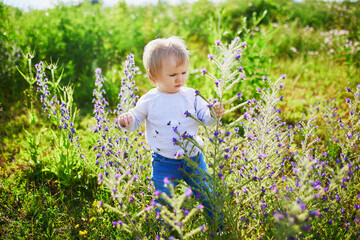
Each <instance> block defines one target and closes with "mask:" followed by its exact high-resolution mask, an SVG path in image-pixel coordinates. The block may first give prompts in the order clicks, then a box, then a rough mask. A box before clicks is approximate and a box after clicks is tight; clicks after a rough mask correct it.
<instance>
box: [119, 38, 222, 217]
mask: <svg viewBox="0 0 360 240" xmlns="http://www.w3.org/2000/svg"><path fill="white" fill-rule="evenodd" d="M143 63H144V67H145V69H146V71H147V74H148V76H149V79H150V83H151V84H152V85H153V86H154V87H155V88H153V89H151V90H150V91H149V92H148V93H146V94H145V95H143V96H142V97H141V98H140V99H139V101H138V102H137V104H136V107H135V108H133V109H131V110H130V111H129V112H127V113H124V114H122V115H120V116H119V123H120V125H121V126H122V127H126V128H127V129H129V130H130V131H135V130H136V129H138V128H139V127H140V125H141V124H142V123H143V122H144V121H145V137H146V141H147V144H148V145H149V147H150V148H151V150H152V176H151V179H152V181H153V183H154V186H155V189H156V190H157V191H158V192H159V193H162V192H165V193H166V194H167V195H168V196H171V194H170V190H169V189H168V188H167V187H165V186H164V178H168V179H170V180H171V182H172V184H173V185H174V187H175V186H176V185H178V184H179V182H180V180H182V179H184V181H185V182H186V183H187V184H188V185H189V186H190V187H191V188H192V191H193V193H194V194H195V196H197V197H199V200H200V201H201V203H202V204H203V205H204V207H205V209H206V212H207V215H208V217H209V218H210V219H211V218H213V216H214V210H213V209H212V208H213V207H212V205H211V204H210V203H209V201H207V200H206V197H205V194H204V193H205V192H212V189H211V188H210V186H209V182H210V181H209V179H208V177H207V175H208V174H209V173H208V170H207V166H206V163H205V161H204V158H203V154H202V153H201V151H200V149H199V148H198V147H196V146H195V145H194V144H192V143H191V142H188V143H187V146H186V148H185V149H182V148H181V147H180V146H179V145H177V144H176V142H177V141H180V139H179V135H178V133H180V134H184V133H186V135H190V136H192V137H193V138H194V139H195V140H196V142H197V143H198V144H199V146H202V145H203V142H202V140H201V138H200V137H199V136H198V128H199V123H198V122H197V121H195V120H194V119H193V118H191V117H187V115H188V114H191V115H192V116H194V117H196V118H197V119H198V120H200V121H202V122H203V123H205V124H206V125H211V124H214V123H215V119H214V116H212V115H211V112H210V110H209V108H208V106H207V103H206V102H205V101H204V100H203V99H202V98H201V97H200V96H198V95H197V94H196V93H195V90H194V89H192V88H188V87H185V86H184V85H185V83H186V79H187V75H188V66H189V52H188V50H187V47H186V45H185V43H184V41H183V40H182V39H181V38H179V37H175V36H173V37H170V38H167V39H164V38H162V39H155V40H153V41H151V42H149V43H148V44H147V45H146V46H145V49H144V55H143ZM213 107H214V110H215V111H214V112H215V114H216V116H217V117H219V116H221V115H222V114H223V113H224V109H223V107H222V106H220V104H219V103H217V104H214V106H213ZM182 155H186V156H187V157H188V158H186V159H185V158H184V159H179V157H178V156H182ZM189 161H192V162H193V163H190V162H189ZM194 163H195V164H196V166H194ZM161 200H162V199H160V201H161ZM156 202H157V203H159V200H156ZM165 204H166V203H165ZM157 211H158V209H157Z"/></svg>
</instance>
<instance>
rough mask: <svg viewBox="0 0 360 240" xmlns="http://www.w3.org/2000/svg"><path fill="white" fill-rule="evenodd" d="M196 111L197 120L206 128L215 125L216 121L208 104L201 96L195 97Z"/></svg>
mask: <svg viewBox="0 0 360 240" xmlns="http://www.w3.org/2000/svg"><path fill="white" fill-rule="evenodd" d="M195 111H196V114H197V118H198V119H199V120H200V121H201V122H203V123H204V124H205V125H206V126H213V125H215V123H216V120H215V118H213V117H212V116H211V114H210V109H209V108H208V103H207V102H206V101H205V100H204V99H203V98H202V97H200V96H199V95H196V96H195Z"/></svg>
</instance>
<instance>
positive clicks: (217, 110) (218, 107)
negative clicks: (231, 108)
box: [211, 102, 225, 117]
mask: <svg viewBox="0 0 360 240" xmlns="http://www.w3.org/2000/svg"><path fill="white" fill-rule="evenodd" d="M213 108H214V112H215V114H216V117H220V116H221V115H223V114H224V112H225V110H224V107H223V106H222V105H221V104H220V103H219V102H217V103H215V104H214V105H213ZM211 115H212V114H211ZM212 117H214V116H212Z"/></svg>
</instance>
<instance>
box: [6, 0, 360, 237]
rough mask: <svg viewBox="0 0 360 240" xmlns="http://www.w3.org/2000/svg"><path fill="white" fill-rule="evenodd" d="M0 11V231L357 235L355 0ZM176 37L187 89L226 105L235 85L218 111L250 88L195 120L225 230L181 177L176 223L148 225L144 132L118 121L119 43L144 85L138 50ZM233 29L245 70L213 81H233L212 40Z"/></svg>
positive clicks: (358, 5) (359, 50)
mask: <svg viewBox="0 0 360 240" xmlns="http://www.w3.org/2000/svg"><path fill="white" fill-rule="evenodd" d="M0 12H1V19H2V21H1V22H0V33H1V34H0V46H1V48H0V62H1V72H0V89H1V90H0V144H1V145H0V160H1V165H0V166H1V177H0V194H1V198H0V236H1V238H2V239H171V237H173V239H175V238H176V239H326V238H329V239H358V238H360V213H359V209H360V191H359V189H360V182H359V179H360V178H359V175H360V174H359V167H360V164H359V161H360V156H359V146H358V144H359V136H360V121H359V114H360V109H359V107H360V99H359V93H360V43H359V41H360V40H359V38H360V29H359V26H360V20H359V16H360V2H359V1H343V2H342V3H335V2H323V1H304V2H302V3H293V2H292V1H287V0H281V1H271V0H256V1H247V0H244V1H227V2H225V3H213V2H211V1H206V0H200V1H197V2H195V3H191V4H189V3H182V4H179V5H176V6H172V5H169V4H167V3H166V2H162V1H160V2H159V3H158V4H157V5H155V6H152V5H148V6H130V5H126V4H125V3H123V2H120V3H119V4H118V5H116V6H114V7H112V8H107V7H103V6H102V5H101V4H92V3H91V1H84V2H83V3H82V4H79V5H74V6H66V5H60V6H57V7H56V8H54V9H49V10H33V11H29V12H24V11H21V10H19V9H15V8H12V7H9V6H6V5H5V4H3V3H2V2H0ZM172 35H177V36H181V37H183V38H184V40H185V41H186V43H187V44H188V46H189V49H190V51H191V56H190V62H191V64H190V69H189V79H188V82H187V85H188V86H189V87H192V88H195V89H198V90H199V91H200V93H201V94H202V95H204V96H205V98H209V97H211V98H218V99H219V100H220V101H222V102H225V101H228V100H229V99H231V98H232V97H233V96H237V94H238V93H242V98H241V99H237V100H236V101H234V102H232V103H229V104H228V105H227V106H226V108H227V109H231V108H232V107H236V106H240V105H241V104H242V102H246V101H249V103H248V104H246V105H244V106H242V107H239V108H237V109H235V110H234V111H231V112H230V113H228V114H226V115H225V116H224V118H223V119H222V120H220V119H218V121H217V125H216V126H215V127H213V128H209V129H207V128H203V129H202V131H203V132H204V135H203V138H204V139H211V140H209V141H206V143H205V146H206V147H205V148H204V149H203V151H204V156H205V158H206V160H207V163H208V164H209V170H210V173H211V178H212V182H213V184H214V187H215V189H216V190H217V192H218V193H220V195H221V196H222V197H219V196H217V195H216V194H214V195H211V196H209V199H211V201H212V202H213V203H214V204H215V205H216V206H221V208H222V209H223V210H224V213H225V216H224V222H225V228H224V230H223V233H222V234H221V235H219V234H216V229H217V227H218V226H217V223H216V221H215V222H212V223H211V222H210V223H209V222H207V221H206V220H205V218H204V217H203V215H202V214H201V213H200V212H201V210H200V209H199V208H198V207H197V206H198V202H197V200H196V198H195V197H188V194H187V192H186V190H187V186H185V185H184V184H181V185H180V186H179V187H178V188H176V189H175V193H176V194H175V196H174V198H173V199H172V200H171V201H173V203H174V206H175V204H176V203H178V202H180V201H182V200H181V199H182V198H184V199H185V200H184V199H183V200H184V202H182V204H180V205H179V209H178V212H177V214H175V215H174V216H173V219H169V220H166V221H165V223H164V224H163V226H161V227H166V226H168V225H172V226H173V228H172V230H171V231H170V230H166V231H163V232H161V231H158V228H157V227H158V225H157V224H158V221H157V218H156V215H155V213H154V211H153V205H152V200H153V199H154V194H153V191H154V189H153V186H152V184H151V181H150V180H149V177H150V175H151V166H150V154H151V152H150V150H149V149H148V147H147V145H146V144H145V143H144V135H143V133H137V132H136V133H127V132H123V131H120V130H119V129H118V128H116V126H115V125H113V124H112V123H113V119H114V118H115V117H116V116H117V114H118V113H117V112H115V111H113V110H115V109H117V104H118V103H120V102H121V101H124V98H118V93H119V89H120V87H121V86H122V84H125V83H126V84H129V81H128V79H127V80H126V79H125V80H123V83H122V79H123V78H124V77H125V76H124V74H123V72H124V70H125V69H126V66H125V65H126V64H125V65H124V62H125V61H129V59H128V58H127V56H129V53H132V54H134V56H135V58H134V64H135V65H136V66H137V68H135V71H134V72H133V73H132V74H133V76H134V79H135V82H136V86H137V87H138V89H139V91H137V92H134V93H135V94H137V95H140V96H141V95H142V94H144V93H145V92H147V91H148V90H149V89H150V88H151V85H150V83H149V81H148V78H147V77H146V76H145V71H144V68H143V66H142V62H141V59H142V51H143V47H144V46H145V45H146V43H147V42H149V41H150V40H152V39H154V38H157V37H169V36H172ZM236 37H239V39H240V42H239V43H238V44H240V43H241V44H243V45H245V43H246V47H245V48H244V47H243V48H242V49H243V50H242V53H241V54H242V56H241V60H240V61H238V62H236V64H237V65H234V66H232V69H237V68H239V67H240V66H243V68H244V70H243V71H242V72H241V74H244V76H245V79H244V80H242V81H240V82H238V83H236V84H235V85H234V86H233V87H232V88H230V89H228V90H226V91H225V89H220V90H219V88H216V87H215V86H214V84H213V82H212V81H211V79H210V78H208V77H207V76H204V74H202V69H204V68H205V69H207V70H208V71H209V74H213V75H214V76H215V77H216V79H219V78H222V79H227V77H229V76H228V75H226V74H225V73H224V71H223V69H222V68H219V67H217V66H215V65H213V64H212V63H213V62H212V61H209V60H208V54H212V55H214V56H215V57H218V58H219V61H223V62H226V59H225V58H222V56H223V55H221V54H222V52H221V50H219V49H218V47H217V46H216V44H215V40H220V41H221V42H222V44H223V46H224V48H230V47H231V46H229V45H228V44H229V43H231V41H232V40H233V39H236ZM40 61H42V62H43V64H44V65H43V69H41V64H40V65H35V64H39V63H40ZM98 68H101V72H102V76H101V77H100V76H98V75H95V74H94V73H95V70H96V69H98ZM43 72H44V73H45V74H46V76H47V77H48V78H49V83H45V82H41V81H44V78H43V77H42V76H43V75H42V74H43ZM36 73H39V74H40V75H38V76H36ZM285 75H286V76H285ZM125 78H126V77H125ZM100 79H102V80H103V81H104V82H103V86H102V88H101V89H100V88H98V87H99V86H98V85H96V84H95V82H96V81H100ZM264 79H268V80H267V81H264ZM278 79H279V80H278ZM102 80H101V81H102ZM226 81H228V83H229V84H230V83H231V81H234V79H228V80H226ZM280 83H281V85H279V84H280ZM39 84H40V85H39ZM282 84H283V85H282ZM44 85H48V87H49V88H48V90H49V91H50V93H49V95H47V93H46V91H47V89H45V88H43V87H44ZM279 86H280V87H279ZM94 89H97V92H96V93H97V95H96V94H95V95H93V93H94V91H93V90H94ZM102 89H104V90H105V92H106V94H104V97H106V99H107V101H108V104H106V102H103V101H102V96H101V95H99V93H100V92H101V90H102ZM131 89H132V90H133V88H131ZM132 90H131V91H132ZM131 91H130V92H129V94H130V93H132V92H131ZM219 93H221V94H220V95H219ZM51 96H56V100H58V102H56V101H54V100H51ZM129 96H130V95H129ZM93 99H95V100H93ZM121 103H123V104H125V105H126V104H128V103H126V102H121ZM98 108H105V109H106V110H112V111H109V112H105V113H102V114H99V113H98V112H96V109H98ZM44 109H47V110H44ZM48 109H50V110H51V111H48ZM94 109H95V111H94ZM249 116H251V117H249ZM99 117H100V118H99ZM239 117H242V119H241V120H239V121H237V119H238V118H239ZM99 119H102V120H99ZM221 122H222V123H221ZM100 125H101V127H99V126H100ZM105 125H106V126H107V127H108V128H109V130H104V128H103V127H102V126H105ZM234 127H235V128H234ZM94 129H97V131H94ZM142 130H143V129H142ZM207 134H208V135H207ZM104 135H105V136H107V137H103V136H104ZM115 139H119V140H118V141H115ZM125 139H127V140H125ZM115 142H116V144H115ZM110 143H111V144H110ZM110 145H111V147H109V146H110ZM124 151H126V154H121V153H124ZM119 152H121V153H120V154H119ZM106 153H108V154H106ZM114 162H115V163H114ZM128 172H129V174H127V173H128ZM117 174H120V176H122V177H119V175H117ZM116 176H117V177H116ZM185 196H186V198H185ZM192 210H194V211H193V212H192V213H191V214H193V215H191V214H189V212H191V211H192ZM164 212H166V210H163V213H164ZM168 214H170V213H168ZM186 216H188V218H187V217H186ZM219 217H220V216H216V217H215V218H219ZM175 218H179V219H177V221H175V220H174V219H175ZM180 223H181V224H180ZM180 226H181V227H180ZM157 231H158V232H160V234H159V235H158V236H156V233H157Z"/></svg>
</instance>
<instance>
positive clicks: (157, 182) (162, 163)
mask: <svg viewBox="0 0 360 240" xmlns="http://www.w3.org/2000/svg"><path fill="white" fill-rule="evenodd" d="M190 160H191V161H192V162H193V163H195V165H196V166H193V165H194V164H192V163H190V162H189V160H186V159H170V158H166V157H163V156H161V155H160V154H158V153H152V174H151V175H152V176H151V180H152V181H153V182H154V186H155V189H156V190H157V191H159V192H160V193H163V192H164V193H166V194H167V195H168V196H169V197H171V193H170V189H169V188H168V187H165V186H164V178H165V177H167V178H168V179H169V180H170V181H171V183H172V184H173V186H174V187H176V186H177V185H178V184H179V183H180V181H181V180H182V179H184V181H185V182H186V183H187V184H188V185H189V186H190V187H191V190H192V192H193V194H194V195H195V197H196V198H197V199H199V201H200V203H201V204H202V205H203V206H204V207H205V210H206V213H207V215H208V217H209V218H210V219H212V218H213V217H214V206H213V205H212V204H211V203H210V202H209V201H208V200H207V199H208V198H207V197H206V194H205V193H206V192H208V194H211V193H212V189H211V188H210V186H209V183H211V182H210V181H211V180H210V179H209V177H208V176H209V172H208V170H207V167H206V163H205V161H204V157H203V155H202V154H201V153H200V154H199V155H197V156H196V157H192V158H191V159H190ZM159 200H160V201H159ZM161 201H162V202H163V203H165V204H166V205H169V204H168V203H166V202H165V201H164V199H162V198H160V199H156V200H155V202H156V203H160V202H161ZM156 211H160V209H156Z"/></svg>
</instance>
